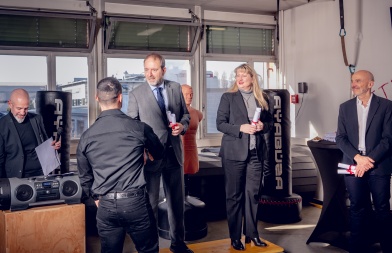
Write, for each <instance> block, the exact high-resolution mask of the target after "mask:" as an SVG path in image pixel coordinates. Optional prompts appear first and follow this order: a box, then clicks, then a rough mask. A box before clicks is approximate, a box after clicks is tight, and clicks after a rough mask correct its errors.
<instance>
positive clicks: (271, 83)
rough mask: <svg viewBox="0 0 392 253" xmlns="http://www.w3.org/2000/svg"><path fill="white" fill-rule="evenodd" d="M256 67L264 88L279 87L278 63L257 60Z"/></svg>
mask: <svg viewBox="0 0 392 253" xmlns="http://www.w3.org/2000/svg"><path fill="white" fill-rule="evenodd" d="M254 67H255V70H256V72H257V73H258V74H259V76H260V79H259V83H260V86H261V88H263V89H277V88H278V83H277V79H276V76H277V75H276V64H275V63H274V62H255V63H254Z"/></svg>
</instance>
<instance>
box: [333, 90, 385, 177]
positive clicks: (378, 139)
mask: <svg viewBox="0 0 392 253" xmlns="http://www.w3.org/2000/svg"><path fill="white" fill-rule="evenodd" d="M356 102H357V98H353V99H350V100H348V101H346V102H345V103H343V104H341V105H340V109H339V118H338V129H337V133H336V144H337V145H338V147H339V148H340V149H341V150H342V152H343V160H342V162H343V163H346V164H354V156H355V155H357V154H358V153H359V152H358V143H359V134H358V131H359V129H358V113H357V104H356ZM365 143H366V155H367V156H369V157H370V158H372V159H373V160H374V161H375V168H374V169H372V170H371V171H370V173H371V175H372V174H373V175H386V174H391V172H392V157H391V155H392V152H391V147H392V102H391V101H390V100H387V99H385V98H381V97H378V96H376V95H374V94H373V98H372V101H371V103H370V108H369V114H368V118H367V122H366V136H365Z"/></svg>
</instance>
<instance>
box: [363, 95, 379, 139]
mask: <svg viewBox="0 0 392 253" xmlns="http://www.w3.org/2000/svg"><path fill="white" fill-rule="evenodd" d="M378 107H380V100H379V99H378V97H377V96H376V95H374V94H373V98H372V101H371V102H370V108H369V113H368V118H367V120H366V133H367V131H368V130H369V126H370V123H371V122H372V120H373V118H374V115H376V112H377V110H378Z"/></svg>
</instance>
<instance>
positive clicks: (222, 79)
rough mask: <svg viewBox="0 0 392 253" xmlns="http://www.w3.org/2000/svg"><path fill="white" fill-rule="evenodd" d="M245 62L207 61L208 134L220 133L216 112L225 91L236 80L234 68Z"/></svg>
mask: <svg viewBox="0 0 392 253" xmlns="http://www.w3.org/2000/svg"><path fill="white" fill-rule="evenodd" d="M243 63H245V62H227V61H207V62H206V70H207V71H206V86H207V87H206V91H207V94H206V97H207V102H206V115H207V118H206V121H207V134H211V133H220V132H219V131H218V130H217V129H216V113H217V111H218V106H219V102H220V99H221V96H222V94H223V93H224V92H226V91H227V90H228V88H229V87H230V86H231V85H232V84H233V83H234V81H235V73H234V69H235V68H236V67H238V66H239V65H241V64H243Z"/></svg>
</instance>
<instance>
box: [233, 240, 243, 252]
mask: <svg viewBox="0 0 392 253" xmlns="http://www.w3.org/2000/svg"><path fill="white" fill-rule="evenodd" d="M231 246H233V248H234V249H235V250H245V248H244V245H243V244H242V242H241V240H233V239H232V240H231Z"/></svg>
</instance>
